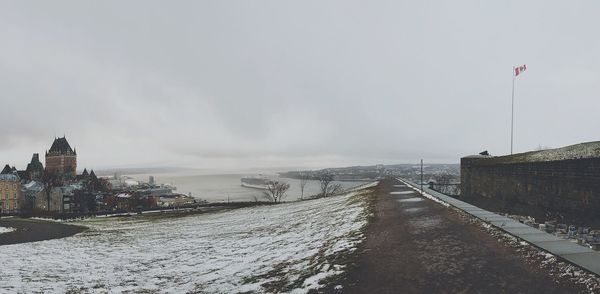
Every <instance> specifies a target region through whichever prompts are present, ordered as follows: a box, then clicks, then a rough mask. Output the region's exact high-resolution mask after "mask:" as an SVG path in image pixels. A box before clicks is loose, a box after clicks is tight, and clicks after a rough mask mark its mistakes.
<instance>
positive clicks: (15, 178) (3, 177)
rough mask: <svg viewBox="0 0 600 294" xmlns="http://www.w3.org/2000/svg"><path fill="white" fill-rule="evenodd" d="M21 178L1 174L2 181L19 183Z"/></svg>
mask: <svg viewBox="0 0 600 294" xmlns="http://www.w3.org/2000/svg"><path fill="white" fill-rule="evenodd" d="M18 180H19V177H17V176H16V175H13V174H0V181H18Z"/></svg>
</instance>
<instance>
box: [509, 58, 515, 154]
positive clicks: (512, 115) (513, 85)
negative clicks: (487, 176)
mask: <svg viewBox="0 0 600 294" xmlns="http://www.w3.org/2000/svg"><path fill="white" fill-rule="evenodd" d="M514 120H515V67H514V66H513V70H512V103H511V106H510V154H511V155H512V154H513V133H514V131H513V130H514Z"/></svg>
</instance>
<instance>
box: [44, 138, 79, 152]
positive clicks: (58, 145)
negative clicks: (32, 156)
mask: <svg viewBox="0 0 600 294" xmlns="http://www.w3.org/2000/svg"><path fill="white" fill-rule="evenodd" d="M48 153H60V154H65V153H75V152H74V151H73V149H72V148H71V145H69V142H68V141H67V139H66V138H65V137H62V138H55V139H54V142H53V143H52V146H51V147H50V150H48Z"/></svg>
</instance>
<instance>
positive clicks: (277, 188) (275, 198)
mask: <svg viewBox="0 0 600 294" xmlns="http://www.w3.org/2000/svg"><path fill="white" fill-rule="evenodd" d="M289 188H290V184H288V183H285V182H279V181H269V183H268V184H267V190H266V191H265V193H264V194H265V197H266V198H267V199H269V200H270V201H272V202H275V203H278V202H281V199H282V198H283V197H285V193H286V192H287V190H288V189H289Z"/></svg>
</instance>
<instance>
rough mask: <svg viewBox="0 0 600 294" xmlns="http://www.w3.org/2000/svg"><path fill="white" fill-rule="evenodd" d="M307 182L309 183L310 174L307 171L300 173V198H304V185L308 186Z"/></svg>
mask: <svg viewBox="0 0 600 294" xmlns="http://www.w3.org/2000/svg"><path fill="white" fill-rule="evenodd" d="M306 183H308V174H306V173H305V172H301V173H300V200H302V199H303V198H304V187H306Z"/></svg>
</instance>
